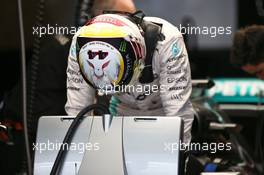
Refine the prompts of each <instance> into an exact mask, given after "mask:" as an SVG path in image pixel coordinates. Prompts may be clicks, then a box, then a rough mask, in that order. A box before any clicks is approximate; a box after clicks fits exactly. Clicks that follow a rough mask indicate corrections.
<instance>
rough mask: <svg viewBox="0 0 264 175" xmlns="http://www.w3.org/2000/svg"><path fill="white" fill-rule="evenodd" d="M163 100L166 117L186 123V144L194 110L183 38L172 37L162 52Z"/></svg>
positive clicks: (188, 139)
mask: <svg viewBox="0 0 264 175" xmlns="http://www.w3.org/2000/svg"><path fill="white" fill-rule="evenodd" d="M161 53H162V58H160V61H161V62H160V66H161V67H160V85H161V89H160V90H161V91H160V94H161V99H162V104H163V108H164V112H165V114H166V116H180V117H182V118H183V121H184V142H185V143H187V142H189V141H190V139H191V132H190V131H191V126H192V121H193V114H194V113H193V108H192V104H191V102H190V99H189V98H190V95H191V91H192V83H191V71H190V65H189V60H188V54H187V51H186V48H185V44H184V41H183V38H182V36H177V37H172V38H171V39H169V41H167V43H165V45H164V47H163V48H162V50H161Z"/></svg>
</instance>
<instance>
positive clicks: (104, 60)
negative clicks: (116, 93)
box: [76, 14, 146, 90]
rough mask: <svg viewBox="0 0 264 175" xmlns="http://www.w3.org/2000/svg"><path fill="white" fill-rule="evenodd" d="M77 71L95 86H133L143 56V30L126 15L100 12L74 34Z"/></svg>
mask: <svg viewBox="0 0 264 175" xmlns="http://www.w3.org/2000/svg"><path fill="white" fill-rule="evenodd" d="M76 50H77V59H78V63H79V66H80V70H81V73H82V75H83V77H84V79H85V80H86V82H87V83H88V84H90V85H91V86H93V87H94V88H96V89H104V90H106V89H108V90H109V89H113V88H116V87H120V86H124V85H133V84H134V82H135V80H137V79H138V77H139V75H140V73H141V71H142V69H143V67H144V59H145V55H146V47H145V41H144V37H143V31H142V30H141V28H140V27H139V25H137V24H136V23H134V22H132V20H131V19H130V18H128V17H127V16H126V15H119V14H103V15H99V16H97V17H95V18H93V19H92V20H91V21H90V22H89V23H88V24H86V25H85V26H84V27H82V28H81V29H80V30H79V31H78V33H77V42H76Z"/></svg>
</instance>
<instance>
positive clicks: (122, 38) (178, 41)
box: [65, 13, 194, 143]
mask: <svg viewBox="0 0 264 175" xmlns="http://www.w3.org/2000/svg"><path fill="white" fill-rule="evenodd" d="M130 16H131V15H130ZM130 16H129V15H127V14H123V13H114V14H113V13H112V14H111V13H108V14H102V15H98V16H96V17H94V18H93V19H92V20H90V21H89V22H88V23H87V24H86V25H85V26H83V27H82V28H80V29H79V30H78V32H77V33H76V34H75V36H74V37H73V40H72V44H71V48H70V52H69V57H68V68H67V103H66V105H65V110H66V112H67V114H68V115H77V114H78V113H79V112H80V111H81V110H82V109H83V108H84V107H86V106H88V105H91V104H94V103H95V93H96V90H99V91H100V90H102V91H101V92H104V93H105V92H109V93H110V92H111V93H112V97H111V100H110V105H109V110H110V112H111V114H112V115H122V116H172V117H173V116H178V117H181V118H182V119H183V121H184V140H183V142H184V143H189V142H190V140H191V127H192V122H193V114H194V111H193V108H192V104H191V102H190V99H189V98H190V95H191V91H192V84H191V72H190V66H189V60H188V54H187V51H186V48H185V44H184V41H183V37H182V35H181V33H180V32H179V31H178V29H177V28H176V27H175V26H173V25H172V24H170V23H169V22H167V21H165V20H163V19H160V18H156V17H142V21H144V22H148V23H155V24H158V25H159V26H160V27H161V35H162V36H163V39H161V40H159V41H157V42H156V45H155V48H154V50H153V56H152V65H151V66H152V69H153V77H154V79H153V81H152V82H148V83H144V82H141V81H140V78H141V76H144V75H143V74H142V70H143V69H144V68H147V67H148V66H149V65H146V64H145V62H146V54H147V53H146V52H147V49H146V42H145V38H144V35H145V34H146V31H144V30H143V28H142V27H141V25H140V24H138V23H136V22H135V21H133V19H132V20H131V17H130ZM152 44H155V43H152ZM144 78H145V79H148V77H144ZM120 87H122V88H120ZM123 87H125V88H123ZM131 87H133V88H131Z"/></svg>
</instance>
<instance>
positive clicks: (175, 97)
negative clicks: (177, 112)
mask: <svg viewBox="0 0 264 175" xmlns="http://www.w3.org/2000/svg"><path fill="white" fill-rule="evenodd" d="M171 99H172V100H179V101H182V100H183V97H182V95H181V94H172V95H171Z"/></svg>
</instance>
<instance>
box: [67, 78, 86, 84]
mask: <svg viewBox="0 0 264 175" xmlns="http://www.w3.org/2000/svg"><path fill="white" fill-rule="evenodd" d="M67 81H68V82H69V83H72V82H73V83H83V78H76V77H67Z"/></svg>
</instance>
